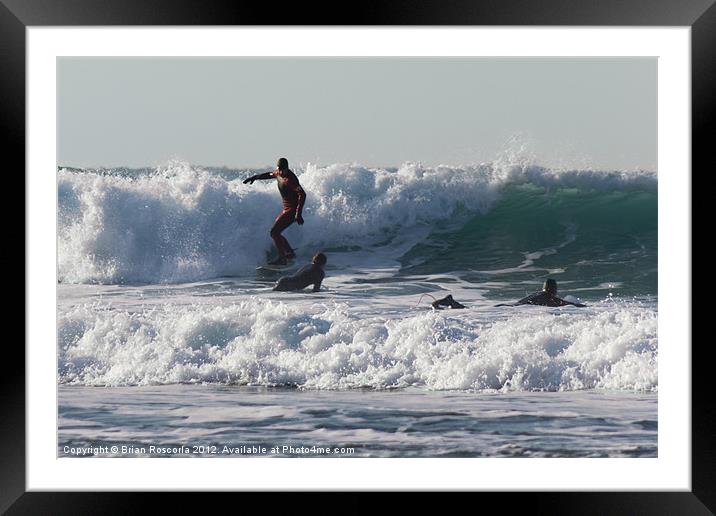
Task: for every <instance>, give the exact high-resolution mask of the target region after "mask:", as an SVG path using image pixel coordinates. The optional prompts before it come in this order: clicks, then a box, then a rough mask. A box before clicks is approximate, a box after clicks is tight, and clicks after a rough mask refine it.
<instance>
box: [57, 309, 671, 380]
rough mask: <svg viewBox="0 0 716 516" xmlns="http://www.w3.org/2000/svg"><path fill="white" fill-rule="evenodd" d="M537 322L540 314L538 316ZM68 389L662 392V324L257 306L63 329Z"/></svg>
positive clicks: (79, 318)
mask: <svg viewBox="0 0 716 516" xmlns="http://www.w3.org/2000/svg"><path fill="white" fill-rule="evenodd" d="M533 308H534V307H533ZM58 346H59V355H58V373H59V380H60V382H61V383H66V384H79V385H110V386H120V385H150V384H172V383H191V382H211V383H213V382H217V383H231V384H241V385H243V384H248V385H294V386H301V387H305V388H308V389H351V388H359V387H371V388H376V389H386V388H398V387H407V386H421V387H425V388H428V389H433V390H443V389H456V390H480V391H484V390H499V391H531V390H549V391H559V390H564V391H569V390H579V389H592V388H597V389H614V390H639V391H656V390H657V389H658V377H657V362H658V350H657V314H656V312H655V311H654V310H653V309H649V308H644V307H640V306H620V305H609V306H601V307H595V308H590V309H581V310H580V309H572V310H571V311H569V310H565V311H560V310H547V309H545V310H541V309H538V308H535V309H533V310H531V311H529V313H527V312H524V311H522V312H519V313H514V314H510V315H509V316H508V318H506V319H505V318H502V319H498V320H495V321H494V322H484V319H478V318H477V317H476V316H475V314H474V313H471V311H469V310H466V311H459V312H456V313H455V314H452V313H451V312H420V313H417V314H416V313H415V312H410V313H405V314H403V315H402V316H399V317H392V318H386V317H383V316H366V315H365V314H363V315H362V316H361V315H356V314H355V313H353V312H351V310H349V309H348V306H347V305H343V304H339V303H325V304H324V303H313V304H310V305H308V304H292V305H288V304H286V303H284V302H281V301H275V300H266V299H262V298H257V297H251V298H248V299H245V300H242V301H240V302H234V303H231V304H229V305H225V306H221V305H220V306H207V305H184V306H172V305H167V306H165V307H160V308H152V309H147V310H139V311H135V312H131V311H126V310H121V309H113V308H112V307H111V306H110V305H107V304H94V305H89V304H87V305H82V306H75V307H72V308H68V309H66V310H64V311H63V313H61V314H60V316H59V323H58Z"/></svg>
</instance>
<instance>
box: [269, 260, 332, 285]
mask: <svg viewBox="0 0 716 516" xmlns="http://www.w3.org/2000/svg"><path fill="white" fill-rule="evenodd" d="M325 276H326V273H325V272H323V268H321V266H320V265H316V264H315V263H312V264H310V265H306V266H305V267H301V269H300V270H299V271H298V272H297V273H296V274H294V275H293V276H285V277H283V278H281V279H279V280H278V282H277V283H276V286H274V288H273V289H274V290H281V291H287V290H301V289H304V288H306V287H307V286H308V285H311V284H313V291H314V292H318V291H319V290H320V289H321V282H322V281H323V278H324V277H325Z"/></svg>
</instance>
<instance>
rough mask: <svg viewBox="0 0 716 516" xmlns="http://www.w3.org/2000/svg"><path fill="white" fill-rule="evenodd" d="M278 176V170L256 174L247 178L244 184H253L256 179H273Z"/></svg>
mask: <svg viewBox="0 0 716 516" xmlns="http://www.w3.org/2000/svg"><path fill="white" fill-rule="evenodd" d="M274 177H276V171H275V170H274V171H273V172H264V173H263V174H256V175H255V176H251V177H249V178H247V179H244V184H245V185H246V184H249V185H250V184H253V182H254V181H263V180H264V179H273V178H274Z"/></svg>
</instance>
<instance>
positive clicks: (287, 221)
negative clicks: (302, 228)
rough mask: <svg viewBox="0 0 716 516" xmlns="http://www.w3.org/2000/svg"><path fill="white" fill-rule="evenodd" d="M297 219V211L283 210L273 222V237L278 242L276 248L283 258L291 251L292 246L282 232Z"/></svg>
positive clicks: (271, 233)
mask: <svg viewBox="0 0 716 516" xmlns="http://www.w3.org/2000/svg"><path fill="white" fill-rule="evenodd" d="M295 219H296V212H295V211H293V210H291V211H286V210H284V211H282V212H281V213H280V214H279V216H278V217H276V221H275V222H274V223H273V226H272V227H271V232H270V235H271V238H273V241H274V243H275V244H276V249H277V250H278V255H279V256H280V257H281V258H285V257H286V255H287V254H289V252H290V251H291V246H290V245H289V244H288V240H286V238H285V237H284V236H282V235H281V232H283V230H284V229H286V228H287V227H288V226H290V225H291V224H293V221H294V220H295Z"/></svg>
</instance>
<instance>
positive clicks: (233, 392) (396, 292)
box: [57, 162, 659, 457]
mask: <svg viewBox="0 0 716 516" xmlns="http://www.w3.org/2000/svg"><path fill="white" fill-rule="evenodd" d="M293 170H294V171H295V172H296V174H297V176H298V178H299V180H300V182H301V185H302V186H303V188H304V190H305V191H306V193H307V201H306V206H305V209H304V213H303V215H304V219H305V224H303V225H302V226H298V225H297V224H293V225H291V226H290V227H289V228H288V229H287V230H286V231H285V232H284V235H285V236H286V238H287V239H288V240H289V242H290V243H291V245H292V247H294V248H296V250H297V258H296V262H295V264H294V265H293V266H292V267H290V268H288V269H287V270H286V271H284V272H279V273H272V272H266V271H263V272H261V271H257V270H256V267H257V266H258V265H261V264H265V263H266V261H267V260H270V259H272V258H273V257H274V256H275V250H274V247H273V242H272V241H271V239H270V237H269V233H268V232H269V229H270V227H271V225H272V224H273V221H274V219H275V218H276V216H277V215H278V213H279V212H280V211H281V199H280V195H279V192H278V191H277V188H276V182H275V181H274V180H271V181H256V182H255V183H254V184H253V185H245V184H243V182H242V181H243V180H244V179H245V178H247V177H249V176H251V175H254V174H256V173H259V172H265V171H266V170H232V169H226V168H208V167H198V166H191V165H188V164H186V163H181V162H173V163H169V164H167V165H166V166H163V167H160V168H157V169H141V170H128V169H98V170H81V169H69V168H61V169H59V170H58V176H57V177H58V235H57V243H58V257H57V258H58V278H57V279H58V284H57V289H58V291H57V292H58V296H57V298H58V310H57V381H58V384H59V397H60V404H59V407H58V410H59V427H58V432H59V438H58V442H59V445H58V446H59V451H58V455H59V456H73V455H72V453H73V452H72V451H71V450H76V449H81V450H95V449H96V447H97V446H100V445H103V444H126V445H128V446H130V447H131V449H138V450H140V451H139V452H137V453H139V454H140V455H141V456H164V455H162V454H161V453H159V454H155V453H152V452H148V451H146V452H145V451H141V450H144V448H145V447H146V448H147V449H149V448H148V447H149V446H150V445H152V444H154V445H167V446H180V445H184V444H186V443H194V444H202V445H211V446H217V447H218V448H219V449H221V448H222V447H223V446H224V445H227V444H230V445H232V446H233V445H236V444H252V445H254V444H255V445H264V444H266V445H269V446H270V445H272V444H281V443H285V442H286V441H287V440H291V439H293V440H294V441H295V440H298V442H300V443H318V444H320V443H325V444H334V445H336V446H337V447H339V448H340V449H343V448H352V447H354V448H355V449H356V453H355V456H363V457H408V456H418V457H429V456H440V457H475V456H489V457H495V456H520V457H524V456H532V457H654V456H657V427H658V423H657V411H656V406H657V397H658V389H659V384H658V290H657V285H658V281H657V276H658V274H657V272H658V267H657V263H658V260H657V257H658V252H657V251H658V241H657V236H658V231H657V229H658V228H657V219H658V217H657V211H658V210H657V197H658V188H657V176H656V173H654V172H649V171H595V170H551V169H548V168H544V167H540V166H538V165H534V164H525V163H518V164H509V163H504V162H493V163H483V164H480V165H471V166H463V167H448V166H440V167H434V168H428V167H423V166H421V165H419V164H414V163H406V164H403V165H402V166H400V167H397V168H385V169H381V168H368V167H363V166H361V165H358V164H333V165H328V166H320V167H319V166H313V165H307V166H305V167H295V168H294V169H293ZM317 251H321V252H323V253H325V255H326V256H327V260H328V261H327V265H326V269H325V273H326V277H325V279H324V280H323V283H322V285H321V289H320V291H319V292H311V291H310V289H306V290H304V291H301V292H278V291H273V290H272V287H273V286H274V284H275V282H276V281H277V280H278V278H279V277H280V276H281V275H284V274H292V273H293V272H294V271H295V270H297V269H298V267H301V266H303V265H305V264H306V263H308V262H309V261H310V259H311V257H312V256H313V254H314V253H316V252H317ZM547 278H553V279H555V280H556V282H557V283H558V289H559V290H558V295H559V296H561V297H562V298H565V299H569V300H571V301H573V302H578V303H583V304H584V305H586V307H583V308H579V307H575V306H564V307H556V308H549V307H543V306H506V305H509V304H511V303H514V302H515V301H517V300H519V299H521V298H523V297H525V296H526V295H529V294H531V293H533V292H535V291H539V290H541V288H542V284H543V282H544V281H545V279H547ZM447 294H451V295H452V296H453V297H454V299H455V300H456V301H458V302H460V303H462V304H463V305H464V306H465V307H466V308H464V309H445V310H433V309H432V308H431V306H430V305H431V302H432V301H433V300H435V299H438V298H441V297H444V296H446V295H447ZM96 387H102V388H96ZM234 448H235V446H234ZM68 450H69V451H68ZM182 450H183V448H182ZM92 453H94V452H92ZM132 453H134V452H132ZM180 455H182V456H183V455H186V456H195V455H194V454H192V453H191V452H185V451H182V452H181V453H180ZM200 455H201V454H200ZM318 455H320V453H318V452H317V453H316V454H315V456H318ZM117 456H136V455H131V454H130V455H122V454H121V453H120V454H119V455H117ZM169 456H175V455H172V454H170V455H169ZM202 456H203V455H202ZM281 456H295V455H291V454H283V455H281ZM352 456H353V455H352Z"/></svg>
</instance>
